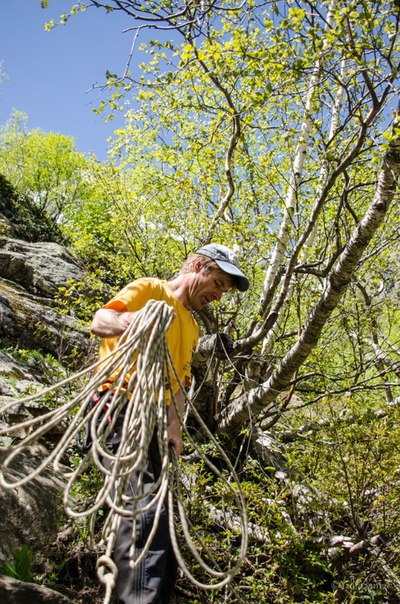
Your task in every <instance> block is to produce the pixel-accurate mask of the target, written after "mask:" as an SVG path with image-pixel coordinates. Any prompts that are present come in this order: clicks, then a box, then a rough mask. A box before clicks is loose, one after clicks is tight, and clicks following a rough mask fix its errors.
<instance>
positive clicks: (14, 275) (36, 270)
mask: <svg viewBox="0 0 400 604" xmlns="http://www.w3.org/2000/svg"><path fill="white" fill-rule="evenodd" d="M0 266H1V276H2V277H3V278H4V279H8V280H10V281H13V282H15V283H19V284H20V285H22V286H23V287H24V289H25V290H26V291H28V292H30V293H32V294H40V295H42V296H45V297H53V296H54V295H55V294H57V291H58V289H59V288H60V287H62V286H65V285H66V283H67V281H68V280H71V279H73V280H76V281H83V280H84V276H85V273H84V271H83V269H82V268H81V267H80V265H79V263H78V261H77V260H76V259H75V258H74V257H73V256H72V255H71V254H70V253H69V252H68V251H67V250H66V248H65V247H63V246H61V245H59V244H58V243H52V242H39V243H27V242H26V241H21V240H19V239H9V238H7V237H0Z"/></svg>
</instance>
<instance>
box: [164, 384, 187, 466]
mask: <svg viewBox="0 0 400 604" xmlns="http://www.w3.org/2000/svg"><path fill="white" fill-rule="evenodd" d="M175 400H176V405H177V407H178V412H177V410H176V408H175V405H174V401H171V404H170V406H169V407H168V419H167V421H168V444H172V445H173V446H174V447H175V451H176V454H177V455H178V456H179V455H180V454H181V453H182V451H183V440H182V426H181V422H182V418H183V412H184V409H185V395H184V394H183V392H182V390H179V391H178V392H177V393H176V394H175ZM178 413H179V415H178Z"/></svg>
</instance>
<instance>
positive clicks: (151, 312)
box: [0, 301, 247, 604]
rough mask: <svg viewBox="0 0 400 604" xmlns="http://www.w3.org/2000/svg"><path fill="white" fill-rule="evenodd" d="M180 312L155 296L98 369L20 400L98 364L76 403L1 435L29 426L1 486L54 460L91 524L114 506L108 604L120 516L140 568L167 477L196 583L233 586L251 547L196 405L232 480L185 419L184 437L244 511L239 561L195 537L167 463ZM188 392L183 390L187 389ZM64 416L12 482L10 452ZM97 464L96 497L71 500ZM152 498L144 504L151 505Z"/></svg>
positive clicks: (71, 506) (67, 495)
mask: <svg viewBox="0 0 400 604" xmlns="http://www.w3.org/2000/svg"><path fill="white" fill-rule="evenodd" d="M173 317H174V315H173V309H172V308H171V307H170V306H168V305H167V304H166V303H164V302H156V301H150V302H148V303H147V304H146V306H145V307H144V308H143V309H142V311H140V312H139V313H137V315H136V316H135V319H134V320H133V321H132V323H131V324H130V326H129V327H128V329H127V330H126V332H125V333H124V335H123V336H122V337H121V339H120V341H119V343H118V346H117V347H116V349H115V351H113V352H112V353H111V354H109V355H108V356H107V357H106V359H102V361H98V362H97V363H95V364H94V365H92V366H91V367H88V368H86V369H85V370H83V371H81V372H79V373H76V374H74V375H72V376H70V377H69V378H67V379H65V380H63V381H61V382H59V383H58V384H55V385H53V386H50V387H49V388H46V389H44V390H42V391H41V392H39V393H37V394H35V395H31V396H29V397H26V398H24V399H22V400H20V401H18V402H19V403H20V404H25V403H27V402H29V401H32V400H34V399H36V398H40V397H42V396H43V395H44V394H49V393H52V392H54V391H56V390H57V389H60V388H62V387H64V386H65V385H67V384H69V383H72V382H74V381H76V380H77V379H80V378H82V377H84V376H86V375H88V374H89V373H91V372H92V371H93V370H94V369H95V370H97V371H96V372H95V373H94V375H93V376H92V377H91V379H89V381H88V383H87V384H86V386H84V388H83V389H82V391H81V392H80V393H79V394H77V395H76V396H75V397H74V398H73V399H72V400H71V401H70V402H67V403H65V404H64V405H62V406H61V407H58V408H57V409H54V410H51V411H49V412H48V413H46V414H45V415H42V416H40V417H35V418H32V419H29V420H26V421H23V422H21V423H19V424H17V425H14V426H11V427H8V428H6V429H3V430H0V436H1V435H9V434H12V433H14V432H15V431H17V430H18V431H19V430H21V429H24V430H25V431H28V434H27V436H26V437H25V438H24V439H23V440H21V441H20V442H19V443H18V444H14V445H13V446H12V447H11V448H10V449H9V451H8V453H7V455H6V457H5V459H4V462H3V466H2V469H0V485H1V486H2V487H4V488H6V489H11V488H16V487H19V486H22V485H24V484H26V483H28V482H29V481H31V480H33V479H34V478H35V477H36V476H38V475H39V474H40V472H42V471H43V470H44V468H46V467H47V466H48V465H50V464H52V465H53V468H54V470H55V471H56V472H57V473H59V474H60V475H61V476H62V477H63V478H64V480H65V488H64V496H63V503H64V507H65V510H66V512H67V514H68V515H69V516H71V517H72V518H78V519H79V518H89V522H90V526H92V527H93V526H94V524H95V519H96V514H97V512H98V511H99V510H100V509H101V508H104V507H106V508H108V513H107V516H106V519H105V521H104V525H103V530H102V536H101V540H100V543H99V545H101V546H102V547H103V548H104V550H105V551H104V554H103V555H102V556H101V557H100V558H99V559H98V561H97V574H98V577H99V580H100V581H101V583H102V584H103V585H104V587H105V596H104V604H108V603H109V602H110V598H111V593H112V590H113V588H114V586H115V579H116V575H117V569H116V566H115V564H114V562H113V560H112V553H113V550H114V545H115V540H116V535H117V532H118V528H119V525H120V521H121V518H122V517H123V516H131V517H132V518H133V522H132V548H131V552H130V557H131V566H132V568H135V567H136V566H138V565H139V564H140V563H141V561H142V560H143V558H144V557H145V556H146V554H147V552H148V550H149V547H150V545H151V541H152V539H153V536H154V533H155V531H156V529H157V526H158V521H159V518H160V514H161V509H162V506H163V504H164V503H165V502H166V500H167V493H168V482H169V483H170V489H169V494H168V509H169V515H170V517H169V523H170V532H171V539H172V543H173V547H174V550H175V554H176V556H177V560H178V562H179V565H180V567H181V568H182V570H183V571H184V573H185V574H186V575H187V577H188V578H189V579H190V580H191V581H192V582H193V583H194V584H195V585H197V586H198V587H201V588H203V589H216V588H219V587H222V586H224V585H226V584H227V583H229V581H230V580H231V578H232V577H233V575H234V574H235V573H236V572H237V570H238V568H239V567H240V565H241V563H242V561H243V559H244V557H245V554H246V549H247V517H246V508H245V503H244V498H243V496H242V493H241V490H240V486H239V480H238V477H237V476H236V473H235V471H234V468H233V467H232V465H231V463H230V462H229V459H228V457H227V456H226V454H225V453H224V451H223V449H222V448H221V446H220V445H219V444H218V442H217V441H216V440H215V438H214V437H213V435H212V434H211V432H210V431H209V430H208V428H207V427H206V426H205V424H204V422H203V421H202V419H201V417H200V416H199V414H198V412H197V411H196V409H195V408H194V407H193V408H192V413H194V415H195V416H196V418H197V420H198V422H199V424H200V425H201V426H202V428H203V430H204V431H205V432H206V433H207V435H208V437H209V439H210V440H211V441H213V443H214V445H215V446H216V447H217V449H218V451H219V455H220V457H221V458H222V459H223V460H224V462H225V465H226V468H227V469H228V471H229V475H230V479H229V480H228V479H226V478H225V477H224V475H223V474H222V473H221V472H220V471H219V470H218V468H217V467H216V466H215V465H214V464H213V463H212V462H211V461H210V460H209V459H208V458H207V456H206V455H204V453H203V452H202V451H201V449H200V448H199V447H197V446H196V443H195V442H194V441H193V439H192V437H191V435H190V434H189V433H188V431H187V430H186V428H185V426H184V425H183V431H184V432H185V435H186V439H187V440H188V441H189V443H190V444H191V446H192V447H193V448H194V449H196V450H197V452H198V454H199V455H200V458H201V459H202V460H203V461H204V463H205V464H206V465H207V466H208V468H209V469H210V470H211V471H212V472H213V473H214V475H215V476H216V477H217V478H218V479H220V480H222V481H224V484H225V485H226V486H227V488H228V491H229V493H230V495H231V496H232V499H233V501H234V502H235V505H236V506H237V508H238V511H239V517H240V518H241V523H242V527H241V528H242V530H241V547H240V552H239V555H238V557H237V560H236V561H233V562H232V564H231V565H229V568H228V569H227V570H221V569H220V567H219V565H218V564H217V563H216V561H215V560H214V556H213V554H212V553H211V552H210V551H209V550H207V548H205V546H204V544H201V538H200V537H199V536H198V535H196V531H195V530H194V528H193V526H189V524H190V523H189V522H188V520H187V518H186V514H185V504H184V501H182V500H181V493H180V488H179V471H178V463H177V460H176V459H174V458H173V459H172V462H171V464H170V463H169V451H168V436H167V407H166V388H165V384H166V382H167V383H171V382H173V379H172V378H173V377H174V378H175V380H176V381H177V382H178V384H180V382H179V377H178V376H177V374H176V370H175V368H174V366H173V363H172V360H171V357H170V354H169V350H168V346H167V342H166V337H165V334H166V331H167V330H168V327H169V326H170V324H171V322H172V320H173ZM117 370H118V376H117V378H116V380H115V382H114V384H113V389H112V390H108V391H107V392H106V393H105V394H104V395H103V396H102V398H101V400H100V402H99V403H98V404H97V405H95V406H92V401H91V399H92V394H93V393H94V392H95V391H97V390H98V388H99V387H100V386H101V385H102V384H104V383H105V382H106V381H107V379H108V377H109V376H110V375H111V374H113V373H114V372H116V371H117ZM127 383H128V385H127ZM182 391H183V392H184V389H183V388H182ZM186 403H187V405H191V402H190V400H189V399H188V398H187V397H186ZM16 404H17V402H16V401H12V402H9V403H7V404H4V405H3V406H2V408H1V409H0V413H1V414H3V413H5V412H6V411H7V410H8V409H10V408H11V407H13V406H15V405H16ZM171 404H173V405H175V408H176V412H177V414H178V415H179V410H178V406H177V402H176V400H175V397H174V395H172V401H171ZM105 407H107V411H106V412H104V409H105ZM123 409H124V414H123V424H122V430H121V440H120V444H119V445H118V448H117V450H116V452H114V451H112V450H111V449H110V448H109V446H108V445H107V439H108V438H109V437H110V435H111V434H112V433H113V429H114V427H115V424H116V421H117V419H118V418H119V417H120V420H119V421H121V411H122V410H123ZM66 419H68V426H67V428H66V430H65V432H64V434H63V435H62V437H61V438H60V440H59V442H58V443H57V444H56V446H55V447H54V449H53V450H52V451H51V452H50V453H49V454H48V455H47V457H46V458H45V459H44V460H43V461H42V463H40V464H39V466H38V467H37V468H35V469H33V470H32V471H31V472H30V473H29V474H27V475H26V476H24V477H23V478H20V479H19V480H15V479H14V478H13V477H12V472H11V471H10V470H9V465H10V463H11V462H12V460H13V459H15V458H16V457H17V456H18V455H21V454H22V453H23V452H24V450H25V449H26V447H27V446H28V445H30V444H31V443H33V442H36V441H37V440H38V439H39V438H40V437H42V436H43V435H44V434H46V433H47V432H49V431H51V430H52V429H53V428H54V427H55V426H56V425H58V424H60V422H63V421H64V423H65V420H66ZM88 422H89V426H90V433H91V438H92V445H91V447H90V449H89V450H88V452H87V453H86V454H85V455H84V456H83V458H82V459H81V461H80V463H79V464H78V466H77V467H76V468H75V469H71V468H69V467H66V466H65V463H64V460H65V457H66V456H68V452H69V451H70V449H71V446H73V445H74V443H75V442H76V438H77V435H79V434H81V433H82V432H83V431H85V429H86V426H87V424H88ZM155 430H156V433H157V437H158V447H159V451H160V457H161V473H160V478H159V480H158V481H157V483H156V484H155V485H153V486H152V488H151V489H150V491H147V492H146V493H145V495H143V494H141V489H140V487H141V485H142V482H143V472H144V471H145V468H146V466H147V456H148V449H149V444H150V440H151V438H152V436H153V434H154V431H155ZM93 465H94V466H95V467H96V468H97V469H98V471H99V472H100V473H101V475H102V478H103V480H102V486H101V487H100V488H99V491H98V493H97V495H96V497H95V500H94V502H93V503H91V504H90V505H88V503H87V502H86V501H84V502H77V501H76V500H75V499H74V496H73V491H74V488H75V486H76V484H77V482H79V480H80V476H81V475H82V473H84V472H85V471H87V469H88V468H90V467H92V466H93ZM133 472H135V473H136V474H137V476H138V479H137V482H138V488H137V492H136V494H135V495H134V496H128V495H127V492H128V483H129V479H130V477H131V475H132V473H133ZM145 498H146V500H148V502H147V503H146V504H144V499H145ZM127 504H130V506H129V510H127V508H126V506H127ZM150 507H151V508H153V507H154V508H155V520H154V523H153V527H152V530H151V534H150V535H149V538H148V539H147V542H146V544H145V546H144V548H143V550H142V552H141V553H140V555H139V556H138V555H136V554H135V551H134V543H135V539H134V535H135V530H136V520H137V518H138V516H139V515H140V514H142V513H143V512H144V511H145V510H147V509H149V508H150ZM174 512H177V514H178V515H179V518H180V524H181V530H182V532H183V535H184V537H185V540H186V543H187V545H188V548H189V551H190V552H191V553H192V555H193V556H194V559H195V560H196V562H197V563H198V564H200V565H201V567H202V568H203V570H204V571H205V572H206V573H207V574H208V575H209V576H210V577H211V583H210V584H205V583H202V582H200V581H198V580H197V579H195V577H194V576H193V575H192V574H191V572H190V571H189V569H188V567H187V564H186V563H185V561H184V560H183V557H182V555H181V553H180V548H179V545H178V538H177V534H176V530H175V524H174ZM191 533H192V534H193V535H194V538H192V536H191ZM195 540H196V541H197V543H200V544H201V548H202V550H203V551H204V552H205V553H206V554H207V559H208V560H211V562H212V563H213V566H214V567H212V566H210V564H209V563H207V562H206V561H205V560H204V559H203V557H202V555H201V554H200V553H199V551H198V550H197V548H196V546H195Z"/></svg>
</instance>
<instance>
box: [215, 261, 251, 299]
mask: <svg viewBox="0 0 400 604" xmlns="http://www.w3.org/2000/svg"><path fill="white" fill-rule="evenodd" d="M214 262H216V263H217V264H218V266H219V268H220V269H222V270H223V271H224V273H228V275H232V277H233V279H234V281H235V284H236V287H237V289H238V290H239V291H241V292H246V291H247V290H248V289H249V287H250V283H249V280H248V278H247V277H246V276H245V275H244V274H243V273H242V271H241V270H240V269H239V268H238V267H237V266H235V265H234V264H231V263H230V262H224V261H223V260H215V259H214Z"/></svg>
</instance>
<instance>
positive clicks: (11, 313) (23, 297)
mask: <svg viewBox="0 0 400 604" xmlns="http://www.w3.org/2000/svg"><path fill="white" fill-rule="evenodd" d="M0 339H4V340H5V341H11V342H13V343H16V344H18V346H20V347H22V348H28V349H35V348H36V349H41V350H42V351H44V352H45V353H50V354H51V355H53V356H54V357H55V358H61V357H62V356H66V357H71V356H72V355H74V354H75V353H76V351H78V352H80V353H81V355H82V356H81V358H82V357H85V356H86V354H87V351H88V345H89V331H88V329H85V328H83V327H82V326H81V325H80V324H79V323H78V321H77V320H76V319H75V318H74V317H71V316H69V315H62V314H61V313H59V312H58V311H57V309H56V308H54V307H53V305H52V301H51V300H50V301H49V300H47V299H45V298H40V297H39V296H35V295H33V294H29V293H27V292H26V291H24V290H23V289H22V287H20V286H18V285H15V284H13V283H11V282H8V281H5V280H4V279H1V278H0Z"/></svg>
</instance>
